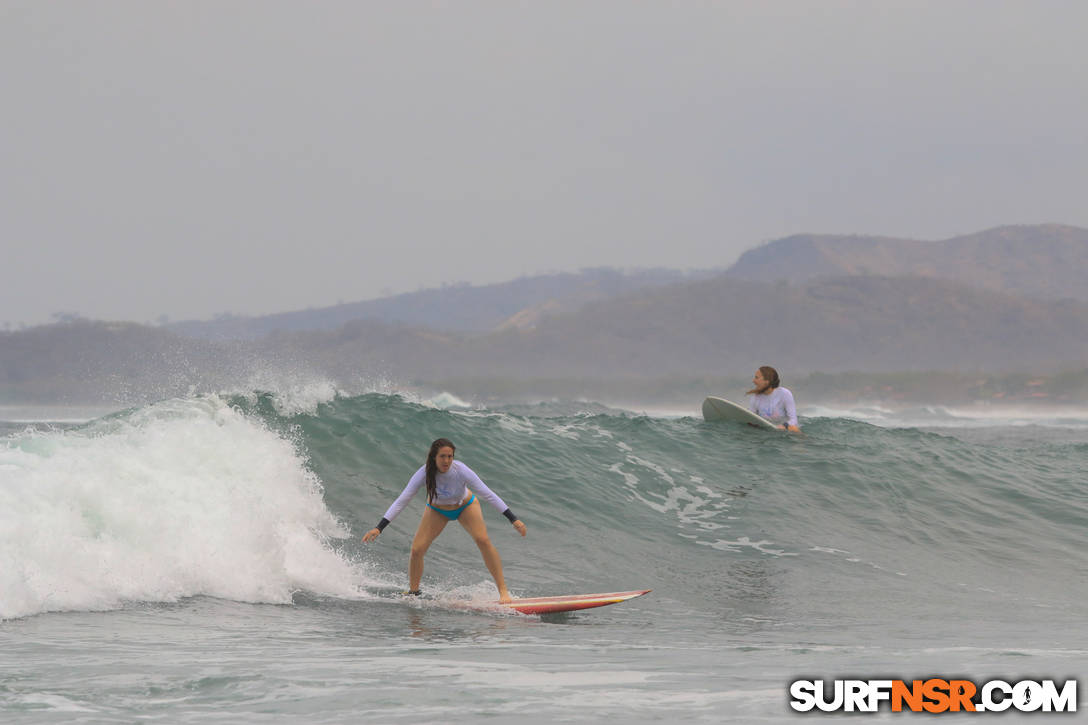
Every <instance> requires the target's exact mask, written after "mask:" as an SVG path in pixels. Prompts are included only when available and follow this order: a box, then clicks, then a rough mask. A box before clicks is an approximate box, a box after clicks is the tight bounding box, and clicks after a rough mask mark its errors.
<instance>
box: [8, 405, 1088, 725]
mask: <svg viewBox="0 0 1088 725" xmlns="http://www.w3.org/2000/svg"><path fill="white" fill-rule="evenodd" d="M697 403H698V401H695V402H693V405H692V408H693V410H692V413H691V414H687V415H684V414H671V415H646V414H640V413H636V412H631V411H625V410H617V409H614V408H610V407H608V406H604V405H601V404H597V403H592V402H550V403H541V404H539V405H517V406H513V405H512V406H506V407H501V406H500V407H493V408H479V407H470V406H463V405H451V404H449V403H448V401H439V402H438V404H436V402H435V401H423V400H414V399H411V398H409V397H405V396H401V395H390V394H379V393H373V394H367V395H360V396H345V395H342V394H337V393H335V392H330V393H326V394H323V395H319V396H317V397H316V398H306V399H301V400H300V399H299V398H298V396H290V395H284V394H270V393H251V394H241V395H232V396H209V397H202V398H193V399H185V400H171V401H163V402H161V403H158V404H156V405H152V406H147V407H144V408H139V409H132V410H126V411H120V412H116V413H112V414H110V415H106V416H104V417H99V418H95V419H93V420H90V421H87V422H81V423H75V422H71V421H67V422H62V423H54V424H49V423H48V422H45V421H37V422H33V423H29V424H28V423H27V422H26V421H18V422H15V421H11V422H8V423H7V424H6V427H5V429H4V430H3V433H4V435H5V438H4V442H5V444H4V446H3V447H0V496H2V500H0V504H3V505H2V506H0V564H2V567H0V572H2V573H0V618H2V621H0V652H3V654H2V655H0V713H2V715H3V717H4V719H5V721H11V722H28V723H32V722H33V723H37V722H135V721H141V720H144V719H148V720H150V719H159V720H165V721H168V722H204V721H208V720H212V721H215V720H218V721H223V722H267V721H283V722H297V721H305V722H329V723H339V722H359V721H364V722H368V721H372V720H378V719H381V720H383V721H393V722H475V721H478V720H491V721H495V722H515V721H516V722H526V721H528V722H557V721H572V722H573V721H599V720H602V719H607V720H616V721H628V722H673V721H676V720H677V719H681V718H682V719H685V720H689V721H697V722H727V721H736V722H761V721H762V722H779V721H782V722H785V721H792V720H794V719H796V718H797V717H799V716H798V715H796V714H794V713H792V712H791V711H790V709H789V707H788V696H787V693H788V685H789V683H790V682H791V681H792V680H794V679H798V678H817V677H823V678H825V679H834V678H836V677H846V676H850V677H859V676H860V677H878V676H893V677H901V678H905V679H909V678H918V677H928V676H941V675H942V674H943V675H957V676H967V677H969V678H970V679H974V680H982V679H987V678H990V677H995V676H1001V677H1004V678H1007V679H1010V680H1019V679H1025V678H1038V677H1042V676H1051V677H1066V678H1069V677H1076V676H1078V675H1079V674H1080V673H1081V672H1083V671H1084V669H1085V665H1086V664H1088V648H1085V646H1084V645H1083V642H1084V641H1085V637H1086V635H1088V627H1086V624H1085V622H1086V617H1085V614H1086V613H1088V610H1086V608H1085V604H1084V602H1085V600H1086V598H1088V583H1086V582H1088V577H1086V574H1088V560H1086V556H1085V551H1086V546H1085V545H1086V544H1088V534H1086V532H1088V483H1086V481H1085V476H1084V473H1083V472H1084V471H1085V470H1086V469H1088V420H1086V419H1084V418H1082V417H1079V416H1078V415H1076V414H1064V415H1062V416H1056V417H1053V418H1038V417H1037V418H1033V419H1031V420H1030V421H1027V422H1025V421H1024V420H1021V419H1014V418H1012V417H1007V418H1002V417H1000V416H998V417H996V418H995V417H994V416H990V417H988V418H986V419H985V420H982V419H976V420H972V419H969V418H955V419H954V420H949V415H948V414H947V413H946V412H944V411H921V412H919V411H913V412H908V413H881V415H879V416H878V415H871V414H866V413H864V412H862V413H860V414H858V415H851V414H848V413H842V412H838V413H832V412H827V413H826V414H818V415H809V416H807V417H805V416H804V413H805V411H804V410H802V425H803V427H804V435H801V436H794V435H787V434H779V433H767V432H764V431H760V430H756V429H753V428H748V427H745V426H742V425H736V424H720V423H719V424H714V423H707V422H704V421H703V420H702V419H701V416H699V415H698V414H697V413H696V412H695V411H696V410H697ZM897 416H898V417H897ZM874 423H876V424H874ZM438 437H447V438H450V439H452V440H453V441H454V442H455V443H456V444H457V446H458V450H457V456H458V459H459V460H461V461H463V462H465V463H466V464H468V465H469V466H470V467H471V468H473V470H475V471H476V472H477V473H478V474H479V475H480V476H481V477H482V478H483V479H484V480H485V481H486V482H487V483H488V485H489V486H490V487H491V488H492V489H494V490H495V491H496V492H497V493H499V495H500V496H502V497H503V499H505V501H506V502H507V503H508V504H509V505H510V506H511V507H512V508H513V510H514V511H515V512H516V513H517V514H518V515H519V516H520V517H521V518H522V519H523V520H524V521H525V522H526V524H527V526H528V529H529V534H528V536H527V537H526V538H524V539H522V538H521V537H519V536H517V535H516V533H515V532H514V530H513V529H512V528H511V527H510V526H509V524H508V523H507V522H506V520H505V519H504V518H502V517H501V516H500V515H499V514H498V512H496V511H493V510H490V509H485V512H484V514H485V519H486V521H487V523H488V527H489V530H490V533H491V537H492V540H493V541H494V542H495V544H496V546H497V547H498V549H499V551H500V553H501V555H502V558H503V562H504V568H505V573H506V579H507V583H508V585H509V586H510V588H511V590H512V591H513V592H514V594H515V595H518V596H539V595H547V594H565V593H577V592H596V591H616V590H627V589H644V588H646V589H652V590H653V592H652V593H651V594H649V595H647V596H645V597H642V598H640V599H637V600H633V601H630V602H627V603H624V604H620V605H616V606H612V607H606V608H602V609H597V610H593V611H591V612H584V613H578V614H573V615H562V616H553V617H545V618H538V617H524V616H503V615H498V614H495V613H487V612H478V611H465V610H464V609H463V608H461V607H459V606H456V605H457V604H459V603H463V602H464V601H466V600H469V601H483V600H487V599H489V598H492V597H493V596H494V587H493V585H492V584H491V582H490V578H489V576H488V575H487V572H486V569H485V568H484V566H483V563H482V562H481V560H480V557H479V554H478V552H477V550H476V547H475V545H474V544H473V542H472V541H471V540H470V538H469V537H468V536H467V535H466V534H465V533H464V532H463V531H460V530H459V528H458V527H456V526H450V527H448V528H447V530H446V531H445V532H444V533H443V535H442V536H441V537H440V538H439V539H438V541H437V542H436V543H435V545H434V546H433V547H432V549H431V551H430V552H429V553H428V556H427V562H426V563H427V569H426V572H425V575H424V580H423V588H424V590H425V594H426V596H425V597H424V598H423V600H421V601H416V600H412V601H405V600H403V599H401V598H400V597H399V596H397V592H399V590H400V589H402V588H404V585H405V583H406V566H407V555H408V546H409V543H410V541H411V537H412V534H413V533H414V530H415V527H416V525H417V523H418V520H419V516H420V513H421V511H422V510H423V501H422V500H416V501H413V502H412V503H411V504H410V505H409V507H408V508H407V509H406V510H405V511H404V512H403V513H402V514H401V516H400V517H399V518H398V519H397V520H396V521H394V522H393V524H391V525H390V527H389V528H388V529H387V530H386V532H385V533H384V534H383V535H382V536H381V537H380V538H379V540H378V541H377V542H374V543H372V544H369V545H364V544H363V543H362V542H361V540H360V536H361V535H362V533H364V532H365V531H366V530H367V529H369V528H370V527H371V526H373V525H374V523H376V522H377V520H378V519H379V518H380V517H381V515H382V514H383V512H384V511H385V509H386V507H387V506H388V505H389V503H390V502H391V501H392V500H393V499H394V498H395V497H396V496H397V495H398V494H399V492H400V491H401V489H402V488H403V486H404V484H405V483H406V482H407V480H408V478H409V477H410V476H411V474H412V473H413V472H414V471H415V470H416V468H418V467H419V465H421V464H422V462H423V458H424V456H425V454H426V451H427V447H428V445H429V443H430V441H431V440H433V439H434V438H438ZM952 719H953V720H954V719H955V717H953V718H952Z"/></svg>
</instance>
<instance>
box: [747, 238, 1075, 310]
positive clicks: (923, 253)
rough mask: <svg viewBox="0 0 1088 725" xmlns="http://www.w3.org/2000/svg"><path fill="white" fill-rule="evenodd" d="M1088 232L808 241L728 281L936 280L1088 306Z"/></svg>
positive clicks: (769, 247)
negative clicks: (870, 277)
mask: <svg viewBox="0 0 1088 725" xmlns="http://www.w3.org/2000/svg"><path fill="white" fill-rule="evenodd" d="M1086 270H1088V229H1081V228H1079V227H1071V226H1064V225H1060V224H1042V225H1035V226H1004V227H997V228H994V229H989V230H986V231H983V232H978V233H977V234H969V235H966V236H960V237H954V238H952V239H946V240H944V241H938V242H923V241H918V240H914V239H894V238H891V237H863V236H832V235H813V234H800V235H796V236H792V237H786V238H785V239H779V240H776V241H773V242H770V243H769V244H766V245H764V246H762V247H759V248H757V249H752V250H749V251H747V252H745V253H744V254H742V255H741V257H740V259H738V260H737V262H736V264H734V265H733V266H732V267H731V268H729V270H728V271H727V272H726V275H728V276H729V277H734V278H737V279H747V280H757V281H764V282H769V281H775V280H789V281H791V282H804V281H807V280H810V279H815V278H817V277H822V276H846V275H851V276H854V275H858V276H864V275H877V276H883V277H907V276H911V277H931V278H934V279H944V280H952V281H956V282H960V283H962V284H966V285H970V286H972V287H978V288H981V289H989V290H995V291H1001V292H1006V293H1009V294H1014V295H1020V296H1022V297H1030V298H1035V299H1043V300H1060V299H1075V300H1081V301H1084V302H1088V275H1086V274H1085V272H1086Z"/></svg>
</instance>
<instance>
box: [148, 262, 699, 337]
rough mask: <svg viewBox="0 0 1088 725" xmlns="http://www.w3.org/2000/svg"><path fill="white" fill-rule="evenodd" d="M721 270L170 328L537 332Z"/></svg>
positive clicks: (414, 295) (553, 277) (602, 278)
mask: <svg viewBox="0 0 1088 725" xmlns="http://www.w3.org/2000/svg"><path fill="white" fill-rule="evenodd" d="M720 272H721V270H708V271H700V272H683V271H679V270H673V269H646V270H636V271H632V272H623V271H620V270H616V269H609V268H593V269H585V270H582V271H581V272H578V273H560V274H547V275H538V276H535V277H522V278H519V279H515V280H512V281H509V282H501V283H498V284H490V285H481V286H473V285H469V284H456V285H448V286H445V287H441V288H438V289H426V290H420V291H418V292H406V293H404V294H399V295H394V296H392V297H383V298H380V299H376V300H367V301H363V302H351V303H347V304H341V305H335V306H332V307H323V308H317V309H310V310H300V311H297V312H284V313H280V314H275V315H264V316H259V317H234V316H226V317H220V318H218V319H215V320H210V321H196V320H193V321H186V322H176V323H173V324H170V325H168V326H167V327H168V328H169V329H170V330H172V331H173V332H176V333H178V334H180V335H184V336H186V337H193V338H198V339H206V340H232V339H237V340H251V339H255V338H259V337H262V336H264V335H268V334H271V333H275V332H296V331H302V330H334V329H336V328H338V327H341V326H342V325H345V324H348V323H350V322H353V321H355V320H362V319H369V320H375V321H378V322H384V323H387V324H394V325H398V324H399V325H406V326H410V327H442V328H446V329H454V330H460V331H476V332H483V331H487V330H493V329H496V328H501V327H525V326H531V325H533V324H535V323H536V321H537V320H538V319H540V317H541V316H542V315H545V314H550V313H557V312H564V311H571V310H574V309H576V308H577V307H578V306H580V305H582V304H585V303H587V302H592V301H594V300H598V299H604V298H607V297H615V296H617V295H621V294H624V293H626V292H630V291H633V290H637V289H643V288H647V287H657V286H661V285H665V284H672V283H675V282H680V281H686V280H696V279H704V278H706V277H709V276H712V275H714V274H719V273H720Z"/></svg>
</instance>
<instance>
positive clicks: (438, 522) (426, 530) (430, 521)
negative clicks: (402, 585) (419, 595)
mask: <svg viewBox="0 0 1088 725" xmlns="http://www.w3.org/2000/svg"><path fill="white" fill-rule="evenodd" d="M449 521H450V520H449V519H447V518H446V517H445V516H443V515H442V514H440V513H437V512H436V511H433V510H432V509H429V508H428V509H423V518H422V519H420V520H419V528H418V529H416V535H415V537H413V538H412V553H411V555H410V556H409V557H408V588H409V589H411V590H412V591H415V590H417V589H419V582H420V580H421V579H422V578H423V555H424V554H426V553H427V549H429V548H430V547H431V542H432V541H434V540H435V539H436V538H438V535H439V534H441V533H442V529H444V528H446V524H448V523H449Z"/></svg>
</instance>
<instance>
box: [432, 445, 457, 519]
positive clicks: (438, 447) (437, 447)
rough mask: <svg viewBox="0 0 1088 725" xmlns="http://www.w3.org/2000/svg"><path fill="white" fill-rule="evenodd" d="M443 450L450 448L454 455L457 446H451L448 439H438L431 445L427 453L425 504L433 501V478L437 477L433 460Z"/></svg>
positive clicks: (436, 467) (436, 466) (436, 469)
mask: <svg viewBox="0 0 1088 725" xmlns="http://www.w3.org/2000/svg"><path fill="white" fill-rule="evenodd" d="M443 448H452V449H453V451H454V452H455V453H456V452H457V446H455V445H453V442H452V441H450V440H449V439H448V438H439V439H438V440H436V441H435V442H434V443H432V444H431V450H430V451H428V452H427V503H431V502H433V501H434V492H435V482H434V478H435V476H437V475H438V461H437V460H435V459H437V458H438V452H439V451H440V450H442V449H443Z"/></svg>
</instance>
